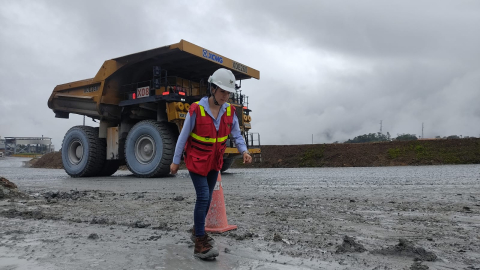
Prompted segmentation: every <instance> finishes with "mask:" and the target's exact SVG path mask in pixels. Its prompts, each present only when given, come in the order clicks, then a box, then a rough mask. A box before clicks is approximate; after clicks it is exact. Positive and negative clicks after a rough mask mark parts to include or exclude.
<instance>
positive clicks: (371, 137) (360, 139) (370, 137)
mask: <svg viewBox="0 0 480 270" xmlns="http://www.w3.org/2000/svg"><path fill="white" fill-rule="evenodd" d="M467 138H475V137H468V136H465V137H463V139H467ZM435 139H462V135H460V136H458V135H450V136H445V137H443V138H442V137H440V136H436V137H435ZM414 140H418V137H417V136H416V135H415V134H397V137H396V138H391V137H390V133H388V132H387V134H382V133H380V132H377V133H369V134H363V135H360V136H357V137H355V138H353V139H348V140H347V141H345V143H367V142H389V141H414ZM336 143H337V142H336Z"/></svg>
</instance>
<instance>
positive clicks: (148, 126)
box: [48, 40, 260, 177]
mask: <svg viewBox="0 0 480 270" xmlns="http://www.w3.org/2000/svg"><path fill="white" fill-rule="evenodd" d="M220 67H224V68H227V69H229V70H231V71H232V72H233V73H234V74H235V78H236V79H237V80H238V81H237V84H236V88H237V93H235V94H232V95H231V96H230V103H231V104H233V105H234V106H236V107H237V110H236V111H237V116H238V120H239V124H240V129H241V131H242V134H243V135H244V137H245V139H246V142H247V145H248V147H249V148H250V149H249V151H250V152H252V153H260V148H259V146H260V145H259V138H257V140H255V141H257V142H258V145H256V146H253V141H254V138H253V136H249V135H252V134H249V130H250V129H251V125H250V121H251V116H250V112H251V110H250V109H248V97H246V96H245V95H242V93H241V90H240V87H241V81H242V80H245V79H250V78H256V79H260V72H259V71H258V70H255V69H253V68H251V67H248V66H246V65H244V64H241V63H239V62H236V61H233V60H231V59H229V58H226V57H224V56H222V55H220V54H217V53H214V52H212V51H210V50H207V49H204V48H202V47H199V46H197V45H195V44H192V43H190V42H187V41H185V40H181V41H180V42H179V43H176V44H172V45H169V46H164V47H160V48H156V49H153V50H148V51H144V52H139V53H135V54H130V55H127V56H122V57H119V58H115V59H111V60H107V61H105V63H103V65H102V67H101V68H100V70H99V71H98V73H97V74H96V75H95V77H93V78H91V79H86V80H82V81H76V82H71V83H66V84H61V85H58V86H57V87H55V89H54V90H53V93H52V95H51V96H50V98H49V100H48V107H50V109H52V110H53V112H54V113H55V117H57V118H68V117H69V114H70V113H75V114H79V115H84V116H87V117H91V118H92V119H97V120H100V124H99V127H98V128H94V127H88V126H75V127H72V128H71V129H70V130H69V131H68V132H67V134H65V137H64V139H63V144H62V161H63V166H64V168H65V171H66V172H67V173H68V174H69V175H70V176H72V177H87V176H109V175H112V174H113V173H115V172H116V171H117V169H118V167H119V166H120V165H122V164H126V165H127V167H128V168H129V170H130V171H132V173H133V174H135V175H136V176H138V177H157V176H163V175H167V174H169V172H170V164H171V162H172V160H173V154H174V151H175V144H176V141H177V138H178V135H179V132H180V131H181V129H182V126H183V122H184V120H185V117H186V115H187V112H188V109H189V107H190V104H192V103H193V102H196V101H198V100H200V99H201V98H202V97H203V96H205V95H207V91H208V84H207V79H208V77H209V76H210V75H211V74H212V73H213V72H214V71H215V70H217V69H218V68H220ZM227 143H228V145H227V149H226V151H225V156H224V161H225V162H224V167H223V168H222V171H225V170H226V169H228V167H230V165H231V164H232V163H233V159H234V158H235V157H239V156H240V154H239V153H238V150H237V149H236V147H235V145H234V142H233V140H228V141H227ZM257 146H258V147H257Z"/></svg>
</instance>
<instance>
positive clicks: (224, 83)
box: [208, 68, 235, 93]
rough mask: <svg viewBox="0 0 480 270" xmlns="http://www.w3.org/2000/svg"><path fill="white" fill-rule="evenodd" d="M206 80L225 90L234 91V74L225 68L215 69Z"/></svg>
mask: <svg viewBox="0 0 480 270" xmlns="http://www.w3.org/2000/svg"><path fill="white" fill-rule="evenodd" d="M208 82H209V83H214V84H216V85H217V86H218V87H220V88H222V89H223V90H225V91H228V92H230V93H235V75H233V73H232V72H231V71H230V70H228V69H226V68H219V69H217V70H216V71H215V72H214V73H213V74H212V76H210V77H209V78H208Z"/></svg>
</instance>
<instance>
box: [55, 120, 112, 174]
mask: <svg viewBox="0 0 480 270" xmlns="http://www.w3.org/2000/svg"><path fill="white" fill-rule="evenodd" d="M105 155H106V144H105V140H102V139H100V138H98V128H93V127H89V126H75V127H72V128H71V129H69V130H68V131H67V133H66V134H65V137H64V138H63V142H62V162H63V168H64V169H65V172H66V173H67V174H68V175H70V176H71V177H88V176H96V175H98V174H99V173H100V171H101V170H102V168H103V166H104V164H105Z"/></svg>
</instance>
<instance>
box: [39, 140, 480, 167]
mask: <svg viewBox="0 0 480 270" xmlns="http://www.w3.org/2000/svg"><path fill="white" fill-rule="evenodd" d="M256 159H257V160H258V159H259V157H258V156H257V157H256ZM261 159H262V162H255V163H253V164H248V165H245V164H243V163H242V161H241V160H236V162H235V163H234V164H233V165H232V168H299V167H378V166H407V165H441V164H479V163H480V139H456V140H455V139H453V140H419V141H409V142H379V143H355V144H354V143H343V144H306V145H264V146H262V154H261ZM30 164H31V167H34V168H52V169H62V168H63V165H62V157H61V153H60V152H55V153H49V154H46V155H44V156H42V157H41V158H38V159H33V160H32V161H31V162H30Z"/></svg>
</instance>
